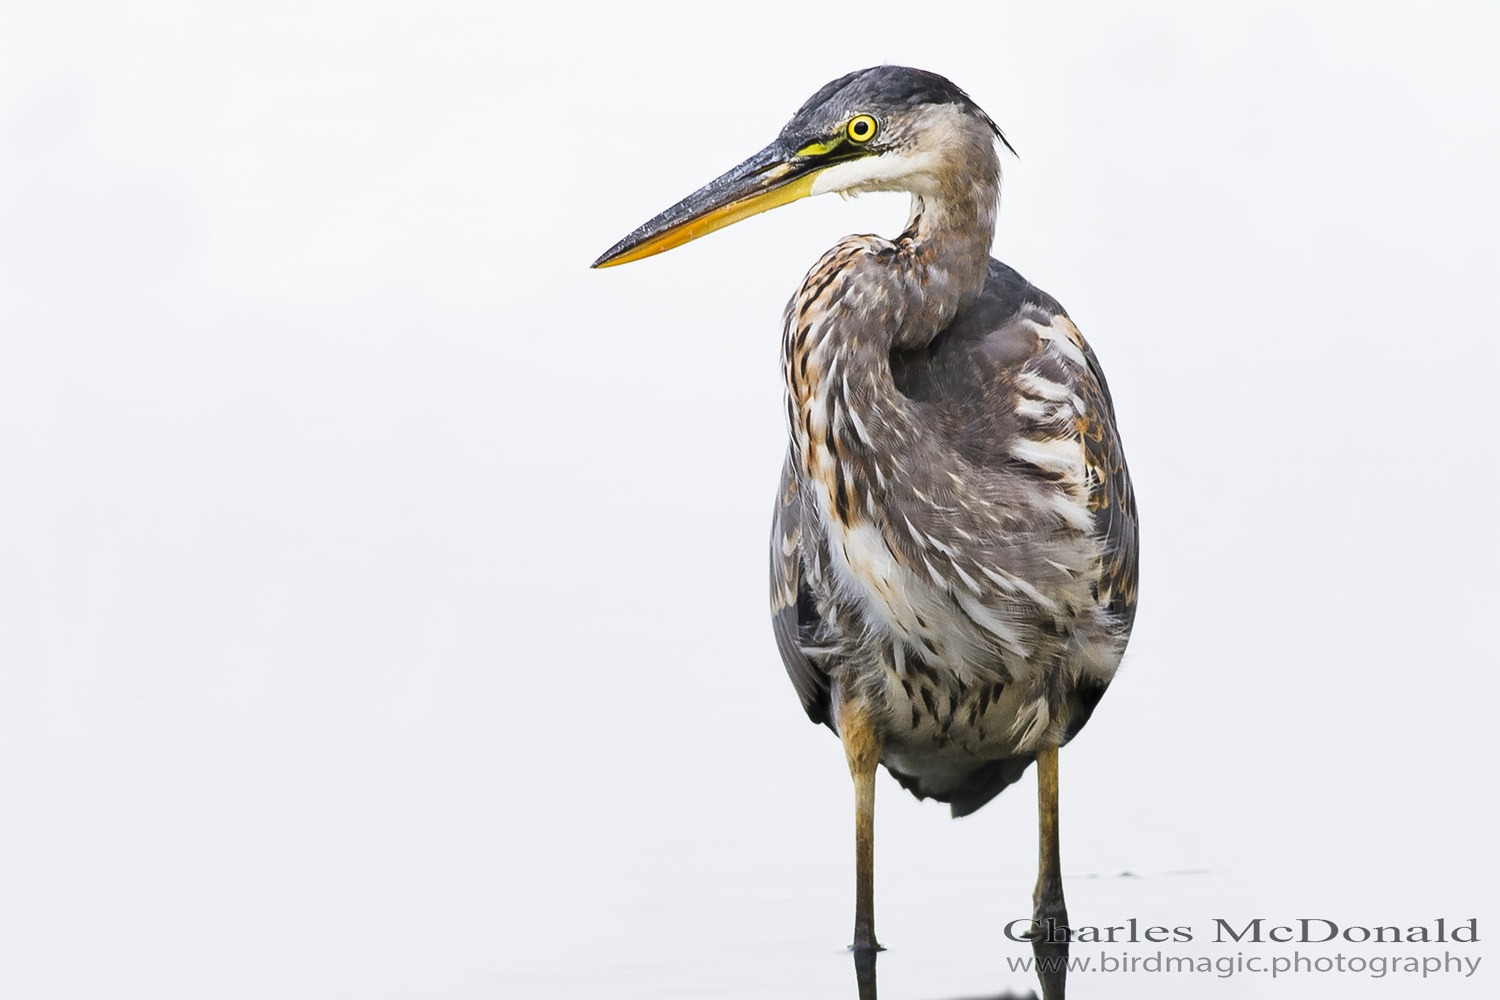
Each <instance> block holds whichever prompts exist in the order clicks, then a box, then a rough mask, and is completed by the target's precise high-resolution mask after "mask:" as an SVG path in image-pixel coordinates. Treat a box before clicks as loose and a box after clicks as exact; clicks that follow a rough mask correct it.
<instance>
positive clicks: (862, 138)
mask: <svg viewBox="0 0 1500 1000" xmlns="http://www.w3.org/2000/svg"><path fill="white" fill-rule="evenodd" d="M877 127H878V126H877V125H876V124H875V119H873V118H871V117H870V116H869V115H855V116H854V117H853V118H851V119H849V128H848V129H847V131H848V133H849V141H850V142H869V141H870V140H871V139H873V138H875V129H876V128H877Z"/></svg>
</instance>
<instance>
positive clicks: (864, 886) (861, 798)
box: [839, 702, 880, 953]
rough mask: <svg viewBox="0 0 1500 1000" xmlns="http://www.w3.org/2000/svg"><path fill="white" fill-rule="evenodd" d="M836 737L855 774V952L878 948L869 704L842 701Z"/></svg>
mask: <svg viewBox="0 0 1500 1000" xmlns="http://www.w3.org/2000/svg"><path fill="white" fill-rule="evenodd" d="M839 738H840V739H842V740H843V741H844V755H845V756H846V757H847V758H848V759H849V774H850V776H851V777H853V778H854V944H853V946H852V947H853V948H854V950H855V952H856V953H858V952H870V953H874V952H877V951H879V950H880V944H879V942H877V941H876V940H875V768H876V766H877V765H878V764H879V763H880V735H879V734H878V733H877V732H876V731H875V726H874V722H873V720H872V719H871V718H870V713H869V710H868V707H867V706H865V705H864V704H862V703H859V704H856V703H854V702H845V703H844V704H843V705H842V706H841V707H840V709H839Z"/></svg>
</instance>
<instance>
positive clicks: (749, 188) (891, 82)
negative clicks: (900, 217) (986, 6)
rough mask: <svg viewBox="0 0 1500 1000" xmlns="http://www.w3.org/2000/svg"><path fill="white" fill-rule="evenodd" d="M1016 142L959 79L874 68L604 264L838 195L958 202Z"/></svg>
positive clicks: (824, 98) (834, 88)
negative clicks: (1001, 150) (999, 146)
mask: <svg viewBox="0 0 1500 1000" xmlns="http://www.w3.org/2000/svg"><path fill="white" fill-rule="evenodd" d="M996 142H1000V143H1004V144H1005V145H1006V147H1007V148H1009V147H1010V144H1009V143H1008V142H1006V141H1005V136H1004V135H1002V134H1001V132H1000V129H999V128H997V127H996V126H995V123H994V122H992V121H991V120H990V118H989V116H988V115H986V114H985V113H984V112H983V111H982V110H980V108H979V106H978V105H977V104H975V103H974V102H973V101H972V100H970V99H969V96H968V95H967V94H965V93H964V92H963V91H962V90H960V89H958V87H956V86H954V85H953V84H952V83H951V82H950V81H949V80H947V79H946V78H944V77H941V76H938V75H937V74H936V73H929V72H927V71H925V70H920V69H911V68H910V67H906V66H874V67H871V68H870V69H863V70H859V71H857V72H854V73H850V74H848V75H846V76H841V77H839V78H838V79H837V80H834V81H832V82H831V83H828V84H826V85H824V86H823V88H822V89H820V90H819V91H818V92H817V93H815V94H813V95H812V97H810V98H808V100H807V102H806V103H805V104H803V105H802V107H801V108H799V109H798V111H797V113H796V114H795V115H793V116H792V120H791V121H789V122H787V124H786V127H784V128H783V129H782V130H781V134H780V135H778V136H777V137H776V139H775V141H774V142H772V143H771V144H770V145H769V146H767V147H766V148H765V149H762V150H761V151H760V152H758V153H756V154H755V155H754V156H752V157H750V158H749V159H748V160H746V161H745V162H744V163H741V164H740V165H739V166H737V167H735V168H734V169H733V170H730V171H729V172H728V173H726V174H724V175H723V176H721V177H718V178H716V179H715V180H712V181H710V182H709V183H708V184H706V185H704V186H703V187H702V188H700V189H698V190H697V191H695V192H693V193H692V194H690V195H688V196H687V197H686V198H684V199H683V200H682V201H680V202H678V203H677V204H675V205H673V206H672V207H671V208H669V209H667V210H666V211H665V212H662V213H661V214H660V215H658V216H657V217H656V218H654V219H652V220H651V221H650V222H647V223H646V224H645V225H643V226H641V227H640V228H639V229H637V230H636V231H635V232H633V233H631V234H630V235H629V236H627V237H625V238H624V239H623V240H621V241H620V242H619V243H617V244H615V245H614V246H613V247H611V248H610V249H609V250H607V251H605V253H604V254H603V255H602V256H601V257H600V258H599V259H598V260H596V261H595V262H594V264H593V266H594V267H611V266H613V265H615V264H625V263H629V262H630V261H633V260H640V259H641V258H642V257H650V256H652V255H653V254H658V253H661V252H663V251H665V250H671V249H672V248H673V247H678V246H681V245H682V244H684V243H686V242H688V241H689V240H693V239H697V238H698V237H699V236H703V235H706V234H707V233H711V232H713V231H714V230H716V229H722V228H724V227H725V226H728V225H732V224H733V223H736V222H739V221H740V220H741V219H746V218H749V217H750V216H752V215H756V214H759V213H761V212H765V211H768V210H770V209H772V208H777V207H779V206H781V205H786V204H789V203H790V202H793V201H796V200H798V199H800V198H806V197H808V196H809V195H814V194H824V193H827V192H830V191H839V192H845V193H856V192H860V191H910V192H912V193H913V194H914V195H918V196H922V197H928V198H943V197H951V196H953V195H954V194H955V193H956V191H957V189H958V188H960V187H963V186H965V185H972V184H976V183H979V184H997V183H998V175H999V160H998V157H997V156H996V151H995V143H996Z"/></svg>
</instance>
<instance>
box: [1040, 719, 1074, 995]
mask: <svg viewBox="0 0 1500 1000" xmlns="http://www.w3.org/2000/svg"><path fill="white" fill-rule="evenodd" d="M1036 785H1037V813H1038V816H1039V824H1038V826H1039V829H1038V833H1039V836H1038V841H1039V844H1040V848H1041V852H1040V853H1041V857H1040V864H1039V865H1038V867H1037V876H1036V892H1034V893H1033V894H1032V897H1031V902H1032V920H1034V921H1035V927H1036V929H1035V931H1034V936H1033V937H1032V939H1031V949H1032V953H1033V954H1034V955H1035V956H1036V970H1037V977H1038V978H1039V979H1040V980H1041V981H1042V1000H1063V992H1064V990H1065V988H1066V985H1067V974H1068V973H1067V969H1068V934H1069V932H1068V908H1067V905H1066V904H1065V903H1064V901H1063V887H1062V850H1061V848H1060V846H1059V843H1058V835H1057V748H1056V747H1048V748H1047V749H1045V750H1040V751H1038V752H1037V755H1036Z"/></svg>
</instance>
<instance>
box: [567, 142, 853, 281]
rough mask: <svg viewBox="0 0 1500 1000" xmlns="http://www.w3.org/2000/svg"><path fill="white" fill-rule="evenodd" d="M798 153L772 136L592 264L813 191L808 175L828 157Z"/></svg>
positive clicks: (643, 251)
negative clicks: (749, 154) (752, 152)
mask: <svg viewBox="0 0 1500 1000" xmlns="http://www.w3.org/2000/svg"><path fill="white" fill-rule="evenodd" d="M818 152H820V153H821V152H823V151H822V150H819V151H818ZM803 153H804V155H802V156H799V155H797V154H798V151H797V150H796V149H795V148H794V147H793V146H792V145H791V144H790V143H789V142H787V141H785V140H783V139H777V140H776V141H775V142H773V143H771V145H769V146H767V147H766V148H765V149H762V150H761V151H760V152H759V153H756V154H755V155H754V156H752V157H750V159H748V160H746V161H745V162H744V163H741V164H740V165H739V166H737V167H735V168H734V169H733V170H731V171H729V172H728V173H726V174H724V175H723V176H722V177H719V178H717V179H715V180H712V181H709V182H708V183H707V184H705V185H704V186H703V187H701V188H699V189H698V190H697V191H694V192H693V193H692V194H690V195H688V196H687V197H686V198H684V199H682V200H681V201H679V202H678V203H677V204H675V205H673V206H672V207H671V208H669V209H667V210H666V211H665V212H663V213H661V214H660V215H658V216H657V217H656V218H654V219H652V220H651V221H650V222H648V223H646V224H645V225H644V226H641V227H640V228H639V229H637V230H636V231H635V232H633V233H631V234H630V235H629V236H627V237H625V238H624V239H623V240H621V241H620V242H618V243H616V244H615V245H614V246H612V247H610V248H609V249H608V250H606V251H605V252H604V253H603V254H602V255H601V256H600V257H599V259H598V260H596V261H594V263H593V265H592V266H593V267H614V266H615V265H616V264H628V263H630V262H631V261H633V260H640V259H641V258H642V257H650V256H652V255H653V254H659V253H662V252H663V251H665V250H671V249H672V248H673V247H680V246H682V245H683V244H684V243H686V242H688V241H689V240H695V239H697V238H698V237H700V236H704V235H706V234H708V233H711V232H713V231H714V230H715V229H723V228H724V227H725V226H729V225H733V224H734V223H736V222H739V221H740V220H741V219H748V218H749V217H750V216H752V215H758V214H759V213H761V212H766V211H769V210H771V209H773V208H778V207H780V206H782V205H786V204H789V203H790V202H794V201H796V200H797V199H799V198H806V197H807V196H808V195H810V194H812V182H813V178H814V177H816V176H817V175H818V172H819V171H820V170H822V169H823V168H825V167H828V166H831V165H832V163H831V162H830V158H829V157H827V156H823V155H806V154H807V153H808V150H806V149H804V150H803Z"/></svg>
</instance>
